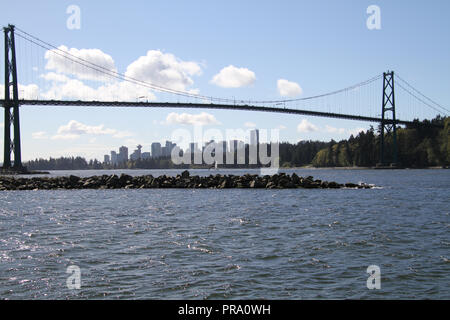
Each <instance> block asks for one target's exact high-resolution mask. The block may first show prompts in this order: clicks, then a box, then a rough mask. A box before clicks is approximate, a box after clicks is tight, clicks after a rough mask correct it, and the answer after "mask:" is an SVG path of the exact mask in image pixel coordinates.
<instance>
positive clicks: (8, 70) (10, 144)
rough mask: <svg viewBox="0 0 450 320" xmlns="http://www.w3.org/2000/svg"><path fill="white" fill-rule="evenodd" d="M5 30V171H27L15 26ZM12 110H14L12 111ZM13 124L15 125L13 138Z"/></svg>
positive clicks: (9, 26)
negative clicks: (22, 148)
mask: <svg viewBox="0 0 450 320" xmlns="http://www.w3.org/2000/svg"><path fill="white" fill-rule="evenodd" d="M3 31H4V32H5V98H4V103H3V108H4V109H5V124H4V126H5V127H4V129H5V135H4V153H3V171H26V169H25V168H24V167H23V166H22V156H21V150H20V124H19V96H18V87H17V66H16V47H15V41H14V26H13V25H11V24H10V25H8V27H5V28H3ZM11 111H12V112H11ZM11 125H12V126H13V127H14V130H13V139H11ZM11 152H14V162H13V165H12V162H11Z"/></svg>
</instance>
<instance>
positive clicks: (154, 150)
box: [151, 142, 162, 158]
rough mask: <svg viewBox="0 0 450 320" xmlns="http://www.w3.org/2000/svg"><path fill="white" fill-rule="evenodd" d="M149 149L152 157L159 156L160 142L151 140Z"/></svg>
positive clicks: (160, 151) (160, 154) (160, 152)
mask: <svg viewBox="0 0 450 320" xmlns="http://www.w3.org/2000/svg"><path fill="white" fill-rule="evenodd" d="M151 149H152V158H159V157H161V156H162V150H161V143H159V142H153V143H152V147H151Z"/></svg>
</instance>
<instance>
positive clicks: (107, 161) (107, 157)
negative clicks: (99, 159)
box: [103, 154, 110, 164]
mask: <svg viewBox="0 0 450 320" xmlns="http://www.w3.org/2000/svg"><path fill="white" fill-rule="evenodd" d="M103 162H104V163H106V164H108V163H109V162H110V160H109V155H108V154H105V156H104V157H103Z"/></svg>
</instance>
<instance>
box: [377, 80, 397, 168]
mask: <svg viewBox="0 0 450 320" xmlns="http://www.w3.org/2000/svg"><path fill="white" fill-rule="evenodd" d="M389 113H390V114H391V116H390V117H389ZM380 131H381V132H380V162H379V164H378V165H377V166H380V167H382V166H387V165H389V162H388V161H387V159H386V150H385V149H386V144H385V138H386V137H389V136H391V135H392V146H391V150H392V151H391V153H392V157H391V158H390V159H389V160H390V166H391V167H397V166H398V147H397V120H396V117H395V91H394V71H391V72H389V71H388V72H384V73H383V101H382V110H381V130H380ZM385 132H386V136H385Z"/></svg>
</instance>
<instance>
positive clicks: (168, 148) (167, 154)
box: [161, 141, 176, 157]
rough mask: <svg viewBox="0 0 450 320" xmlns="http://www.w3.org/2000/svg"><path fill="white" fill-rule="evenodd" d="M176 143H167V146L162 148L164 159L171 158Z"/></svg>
mask: <svg viewBox="0 0 450 320" xmlns="http://www.w3.org/2000/svg"><path fill="white" fill-rule="evenodd" d="M175 146H176V143H172V142H171V141H166V145H165V146H164V147H162V150H161V153H162V156H163V157H170V155H171V154H172V150H173V148H175Z"/></svg>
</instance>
